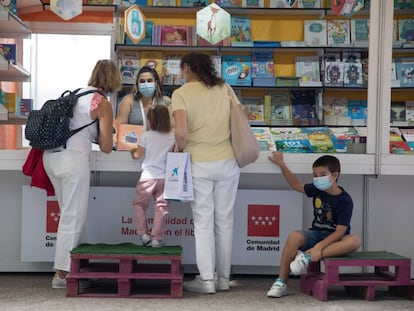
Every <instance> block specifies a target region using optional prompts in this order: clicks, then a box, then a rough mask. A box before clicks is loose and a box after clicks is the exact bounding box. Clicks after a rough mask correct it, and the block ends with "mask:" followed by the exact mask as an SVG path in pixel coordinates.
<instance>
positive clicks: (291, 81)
mask: <svg viewBox="0 0 414 311" xmlns="http://www.w3.org/2000/svg"><path fill="white" fill-rule="evenodd" d="M299 79H300V77H288V76H279V77H276V78H275V80H276V86H282V87H299Z"/></svg>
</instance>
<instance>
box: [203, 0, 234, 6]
mask: <svg viewBox="0 0 414 311" xmlns="http://www.w3.org/2000/svg"><path fill="white" fill-rule="evenodd" d="M207 3H208V2H207ZM215 3H216V4H217V5H218V6H219V7H221V8H237V7H240V4H241V0H216V1H215Z"/></svg>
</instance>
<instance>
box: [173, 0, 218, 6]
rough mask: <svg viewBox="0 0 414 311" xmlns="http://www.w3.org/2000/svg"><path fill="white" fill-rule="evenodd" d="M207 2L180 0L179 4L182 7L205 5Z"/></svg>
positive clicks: (201, 0)
mask: <svg viewBox="0 0 414 311" xmlns="http://www.w3.org/2000/svg"><path fill="white" fill-rule="evenodd" d="M216 3H217V2H216ZM207 4H208V1H207V0H181V6H184V7H205V6H206V5H207Z"/></svg>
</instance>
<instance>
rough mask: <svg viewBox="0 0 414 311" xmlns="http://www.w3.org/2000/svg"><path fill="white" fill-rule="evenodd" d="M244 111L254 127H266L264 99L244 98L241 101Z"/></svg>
mask: <svg viewBox="0 0 414 311" xmlns="http://www.w3.org/2000/svg"><path fill="white" fill-rule="evenodd" d="M241 103H242V105H243V108H244V111H246V113H247V116H248V117H249V122H250V124H252V125H264V124H265V122H264V103H263V98H262V97H247V96H243V97H242V101H241Z"/></svg>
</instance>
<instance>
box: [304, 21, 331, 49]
mask: <svg viewBox="0 0 414 311" xmlns="http://www.w3.org/2000/svg"><path fill="white" fill-rule="evenodd" d="M304 28H305V42H306V44H307V45H308V46H326V45H327V42H328V41H327V23H326V20H305V21H304Z"/></svg>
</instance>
